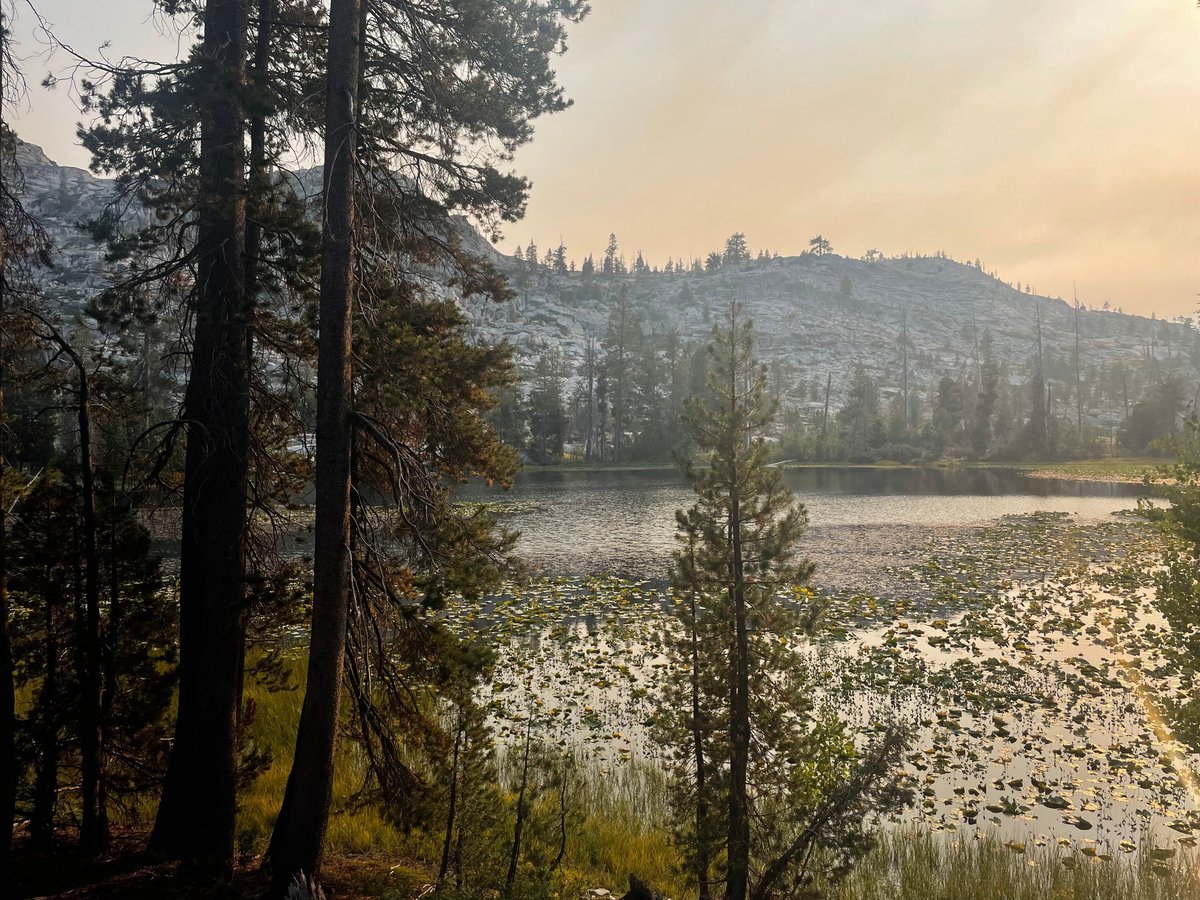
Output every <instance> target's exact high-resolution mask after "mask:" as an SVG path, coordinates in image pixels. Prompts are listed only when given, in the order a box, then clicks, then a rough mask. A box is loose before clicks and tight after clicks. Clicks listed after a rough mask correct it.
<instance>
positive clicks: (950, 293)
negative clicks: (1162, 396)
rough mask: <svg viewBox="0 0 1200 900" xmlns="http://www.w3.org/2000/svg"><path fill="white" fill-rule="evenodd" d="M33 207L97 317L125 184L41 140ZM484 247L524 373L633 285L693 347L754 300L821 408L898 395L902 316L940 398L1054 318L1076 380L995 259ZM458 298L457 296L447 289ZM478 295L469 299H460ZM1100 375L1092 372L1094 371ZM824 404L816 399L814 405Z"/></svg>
mask: <svg viewBox="0 0 1200 900" xmlns="http://www.w3.org/2000/svg"><path fill="white" fill-rule="evenodd" d="M17 160H18V162H19V164H20V166H21V169H22V173H23V178H24V187H23V189H22V194H23V197H24V201H25V203H26V205H27V207H28V209H29V210H30V211H31V212H33V213H35V214H36V215H38V216H39V217H40V218H41V219H42V221H43V222H44V223H45V225H46V227H47V229H48V230H49V231H50V233H51V235H52V236H53V238H54V240H55V244H56V247H57V252H56V257H55V260H56V262H55V266H54V268H53V269H52V270H51V271H49V272H46V273H44V274H43V276H42V277H43V280H44V288H45V291H46V293H47V296H48V297H50V298H51V299H52V300H54V301H55V302H56V303H58V304H60V309H62V310H64V311H70V310H71V309H75V310H81V309H82V308H83V306H84V305H85V304H86V303H87V301H88V300H89V299H91V298H92V297H93V296H95V294H96V293H97V292H98V291H100V290H101V289H103V287H104V286H105V285H106V284H107V280H108V274H107V271H106V270H107V264H106V263H105V261H104V252H103V248H102V247H101V246H99V245H98V244H96V243H95V242H94V241H93V240H92V239H91V237H90V236H89V234H88V233H87V231H86V230H85V229H83V228H81V227H79V226H80V224H81V223H83V222H85V221H87V220H89V219H94V218H97V217H98V216H100V215H101V214H102V213H103V212H104V210H105V207H106V205H107V204H108V203H109V202H110V200H111V199H112V197H113V182H112V180H111V179H104V178H97V177H96V176H94V175H92V174H91V173H89V172H86V171H84V170H82V169H75V168H69V167H64V166H59V165H57V164H55V163H54V162H53V161H52V160H50V159H49V158H48V157H47V156H46V155H45V154H44V153H43V152H42V150H41V149H40V148H38V147H36V146H34V145H31V144H24V143H21V144H20V145H19V146H18V150H17ZM294 182H295V184H296V185H297V190H298V191H300V192H302V193H305V194H308V195H315V192H316V191H317V190H318V189H319V185H320V173H319V170H308V171H305V172H301V173H297V174H296V176H295V178H294ZM456 224H457V225H458V227H459V229H460V231H461V233H462V235H463V238H464V240H465V242H466V243H467V245H468V247H469V248H470V249H473V250H476V251H477V252H480V253H486V254H489V255H491V256H492V258H493V259H495V260H498V261H499V263H500V265H501V267H502V268H505V269H506V270H507V271H508V272H509V273H510V275H511V276H512V281H513V284H514V287H515V289H516V291H517V293H518V297H517V299H516V300H515V301H513V302H512V303H509V304H507V305H503V306H497V305H495V304H491V303H487V302H484V301H482V300H480V299H478V298H466V299H463V300H462V302H463V304H464V307H465V308H466V309H467V310H468V311H469V313H470V315H471V317H472V320H473V321H474V323H475V327H476V329H477V333H478V336H479V338H480V339H481V340H485V341H497V340H501V339H503V340H507V341H509V342H510V343H511V344H512V345H513V346H514V347H515V348H516V351H517V356H518V361H519V362H520V363H521V364H522V365H523V366H530V365H532V363H533V361H534V360H535V359H536V357H537V356H538V355H540V354H541V353H543V352H545V351H546V350H548V349H550V348H552V347H558V348H560V349H562V351H563V352H564V353H565V355H566V356H567V358H568V359H570V360H573V361H576V362H578V361H580V360H582V358H583V348H584V346H585V343H586V339H587V336H588V335H589V334H591V335H595V336H597V337H603V334H604V331H605V328H606V324H607V320H608V315H609V312H610V310H611V308H612V305H613V304H614V303H615V300H616V297H617V295H618V293H619V291H620V290H621V289H622V288H623V287H624V288H626V289H628V290H629V292H630V296H631V298H632V299H633V302H634V305H635V307H636V308H637V309H638V311H639V314H640V316H641V319H642V322H643V325H644V327H645V328H646V329H647V330H649V331H653V332H665V331H666V330H668V329H670V328H677V329H678V330H679V331H680V334H681V336H682V337H683V338H684V339H687V340H696V339H703V338H704V337H705V336H706V335H707V333H708V331H709V329H710V328H711V325H712V323H713V322H716V321H718V320H719V317H720V315H721V311H722V308H723V306H724V305H725V304H726V303H727V302H728V300H729V298H730V297H734V296H736V297H738V298H740V299H742V300H744V301H745V302H746V303H747V305H748V307H749V310H750V313H751V315H752V317H753V319H754V322H755V328H756V331H757V334H758V344H759V347H760V349H761V352H762V354H763V356H764V357H765V358H766V359H767V360H779V361H780V363H781V364H783V365H784V366H785V368H786V371H787V373H788V376H787V377H788V385H787V387H788V390H787V393H788V394H789V398H790V399H791V400H793V401H794V402H797V403H802V402H805V400H806V397H805V391H804V390H803V386H804V385H805V384H808V385H811V383H812V382H813V381H816V380H819V381H820V382H821V383H822V384H823V383H824V380H825V377H826V375H827V374H832V376H833V386H834V387H833V398H834V403H835V405H836V404H837V402H838V400H839V398H840V396H841V395H842V393H843V391H844V389H845V387H846V386H847V385H848V383H849V380H850V377H851V374H852V372H853V369H854V367H855V366H857V365H859V364H861V365H863V366H864V367H865V368H866V369H867V371H868V372H870V373H871V374H872V375H873V376H875V377H876V378H877V380H878V381H879V383H880V384H881V385H882V386H883V388H884V393H885V394H887V393H888V392H890V391H893V390H894V389H895V388H896V387H898V385H899V382H900V366H901V344H900V338H901V333H902V321H904V320H905V319H907V329H908V337H909V380H910V385H912V386H913V388H914V390H917V391H919V392H921V393H926V394H927V393H928V392H929V391H930V390H931V388H932V386H933V385H934V384H936V382H937V380H938V378H940V377H941V376H942V375H943V374H950V375H952V376H958V375H961V374H966V373H968V372H969V371H971V370H973V368H974V366H975V359H976V342H977V340H978V339H979V338H981V337H982V336H983V335H984V334H985V333H987V334H990V336H991V338H992V340H993V352H994V353H995V355H996V356H997V357H998V358H999V359H1000V360H1001V361H1002V362H1004V363H1007V364H1008V366H1009V370H1010V373H1011V374H1012V377H1013V379H1014V380H1017V379H1018V378H1020V377H1022V374H1023V373H1024V372H1025V371H1026V370H1027V369H1028V366H1029V364H1030V361H1031V360H1032V359H1033V358H1034V356H1035V354H1036V348H1037V343H1036V341H1037V338H1036V332H1037V316H1038V312H1039V311H1040V314H1041V319H1042V337H1043V346H1044V358H1045V360H1046V373H1047V376H1048V377H1049V379H1050V380H1051V381H1052V382H1053V381H1054V380H1056V379H1057V380H1059V381H1063V382H1066V381H1071V382H1073V378H1074V375H1073V353H1074V346H1075V313H1074V310H1073V308H1072V306H1071V304H1069V303H1067V302H1064V301H1062V300H1060V299H1051V298H1047V297H1040V296H1037V295H1032V294H1028V293H1023V292H1021V291H1018V290H1016V289H1014V288H1013V287H1011V286H1010V285H1008V284H1005V283H1004V282H1001V281H999V280H998V279H996V278H994V277H992V276H991V275H989V274H987V273H986V272H984V271H982V270H981V269H980V268H978V267H976V266H974V265H969V264H966V263H961V262H956V261H954V260H951V259H947V258H942V257H905V258H893V259H882V260H879V261H876V262H866V261H862V260H856V259H846V258H843V257H840V256H837V255H834V254H827V255H823V256H816V255H805V256H799V257H789V258H777V259H771V260H765V261H756V262H749V263H744V264H740V265H736V266H733V267H728V268H725V269H723V270H721V271H719V272H717V273H715V274H711V275H690V274H689V275H656V274H650V273H646V274H642V275H640V276H632V275H631V276H621V277H614V278H606V277H605V276H602V275H596V276H594V277H593V278H591V279H584V278H583V276H582V275H580V274H577V273H568V274H563V275H556V274H551V273H549V272H547V271H545V270H544V269H541V268H538V270H537V271H529V270H528V269H527V268H526V267H525V266H520V265H518V264H516V263H514V262H513V261H511V260H509V259H508V258H507V257H503V256H500V255H499V254H497V253H496V252H495V251H494V250H493V249H492V248H491V245H490V244H489V243H488V242H487V240H486V239H485V238H484V237H482V236H481V235H480V234H479V233H478V232H477V231H476V230H475V229H474V228H472V227H471V226H470V225H469V224H468V223H467V222H466V221H465V220H461V219H459V220H456ZM444 290H446V291H447V292H448V293H451V294H453V291H452V289H450V288H445V289H444ZM460 299H462V298H460ZM1079 334H1080V359H1081V368H1082V369H1083V371H1084V373H1085V381H1087V380H1089V378H1090V379H1095V378H1099V377H1100V373H1102V372H1103V370H1104V369H1105V368H1108V367H1110V366H1111V364H1113V363H1116V362H1124V363H1127V364H1129V365H1130V366H1131V367H1132V368H1133V369H1135V370H1136V369H1137V368H1139V367H1142V368H1143V369H1145V370H1149V369H1151V368H1155V367H1157V368H1158V369H1160V370H1161V369H1162V368H1164V367H1171V368H1172V369H1173V370H1174V371H1177V372H1180V373H1181V374H1184V375H1185V376H1186V377H1187V378H1189V379H1194V378H1195V377H1196V375H1197V361H1200V339H1198V336H1197V333H1196V331H1195V329H1194V328H1192V327H1190V326H1188V325H1184V324H1179V323H1167V322H1164V321H1155V320H1151V319H1147V318H1144V317H1141V316H1133V315H1126V314H1123V313H1118V312H1111V311H1101V310H1083V311H1081V312H1080V314H1079ZM1088 373H1091V374H1090V376H1089V374H1088ZM807 400H808V402H812V401H811V396H809V397H808V398H807ZM1088 415H1089V417H1090V418H1092V419H1093V420H1094V421H1095V422H1097V423H1098V424H1114V423H1115V421H1119V417H1120V413H1119V411H1118V410H1116V409H1115V408H1113V407H1111V406H1109V407H1106V408H1100V407H1098V408H1094V409H1091V410H1089V411H1088Z"/></svg>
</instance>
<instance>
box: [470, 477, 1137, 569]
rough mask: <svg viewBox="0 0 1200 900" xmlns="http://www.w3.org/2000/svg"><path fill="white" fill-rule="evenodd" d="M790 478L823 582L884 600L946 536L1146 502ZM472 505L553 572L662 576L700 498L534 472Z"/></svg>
mask: <svg viewBox="0 0 1200 900" xmlns="http://www.w3.org/2000/svg"><path fill="white" fill-rule="evenodd" d="M784 481H785V483H786V484H787V486H788V487H789V488H790V489H791V490H792V491H793V492H794V493H795V495H796V497H797V499H798V500H800V501H801V502H803V503H804V505H805V507H806V508H807V509H808V514H809V524H810V528H809V531H808V533H807V537H806V540H805V542H804V547H803V552H804V553H805V554H806V555H807V556H808V557H809V558H811V559H812V560H813V561H815V562H816V563H817V574H816V576H815V578H814V582H815V583H816V584H818V585H820V586H822V587H828V588H834V589H872V590H876V591H879V590H880V587H881V585H880V584H879V579H880V575H881V572H882V571H883V570H884V569H886V568H887V567H888V566H889V565H890V564H892V563H893V562H895V561H896V560H897V557H903V556H906V555H907V554H909V553H911V552H913V551H914V550H915V548H918V547H925V546H926V545H927V544H928V543H929V541H930V540H931V539H933V538H935V537H936V536H937V535H938V534H939V533H944V532H946V531H947V530H959V529H963V528H973V527H978V526H981V525H986V524H989V523H991V522H995V521H997V520H999V519H1001V518H1003V517H1004V516H1012V515H1028V514H1031V513H1035V512H1058V513H1065V514H1067V515H1069V516H1070V517H1071V520H1072V521H1074V522H1076V523H1090V522H1099V521H1104V520H1108V519H1110V518H1111V517H1112V516H1113V514H1114V513H1119V512H1121V511H1123V510H1130V509H1132V508H1133V507H1135V506H1136V504H1137V498H1139V497H1142V496H1145V495H1146V489H1145V488H1144V486H1142V485H1138V484H1115V483H1100V482H1081V481H1066V480H1061V479H1044V478H1031V477H1029V476H1028V475H1027V474H1025V473H1024V472H1022V471H1019V470H1015V469H1000V468H987V469H981V468H939V469H911V468H863V467H846V466H840V467H839V466H829V467H805V468H795V469H785V470H784ZM464 497H465V499H469V500H495V501H498V502H500V503H501V504H503V505H504V507H505V508H506V509H508V510H510V511H509V512H506V513H505V514H503V515H502V517H501V519H502V521H503V522H504V523H505V524H506V525H508V526H509V527H512V528H515V529H518V530H519V531H520V532H521V540H520V542H519V543H518V545H517V549H518V552H520V553H521V555H522V556H523V557H524V558H525V559H526V560H528V561H529V562H530V563H531V564H532V565H533V566H534V567H535V568H537V569H539V570H541V571H542V572H544V573H545V574H548V575H596V574H614V575H621V576H623V577H627V578H648V579H651V580H658V579H662V578H664V577H665V575H666V572H667V569H668V567H669V565H670V559H671V553H672V551H673V550H674V549H675V547H676V542H675V510H677V509H680V508H682V507H685V506H689V505H691V503H692V502H693V497H694V495H693V494H692V492H691V489H690V487H689V486H688V484H687V483H686V482H685V481H684V479H683V478H682V476H681V475H679V473H678V472H676V471H674V470H672V469H646V470H631V469H625V470H615V471H593V472H586V471H553V470H548V471H532V472H522V473H521V474H519V475H518V476H517V480H516V484H515V485H514V486H513V488H512V490H511V491H509V492H508V493H507V494H501V493H500V492H498V491H495V490H487V489H486V488H483V487H478V486H475V487H472V488H470V489H469V490H468V491H466V492H465V493H464Z"/></svg>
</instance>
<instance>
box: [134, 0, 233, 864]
mask: <svg viewBox="0 0 1200 900" xmlns="http://www.w3.org/2000/svg"><path fill="white" fill-rule="evenodd" d="M202 64H203V66H204V69H205V73H206V80H207V87H208V88H209V91H210V94H209V102H208V103H207V104H206V105H204V106H203V114H202V119H201V137H200V191H199V197H198V210H199V213H198V231H197V243H196V251H197V257H198V260H199V262H198V272H197V287H196V291H197V300H196V327H195V337H194V340H193V347H192V360H191V373H190V377H189V380H188V386H187V391H186V394H185V396H184V418H185V420H186V421H187V428H188V441H187V455H186V458H185V462H184V479H185V480H184V494H183V524H182V533H181V543H180V615H179V645H180V673H179V674H180V680H179V711H178V715H177V718H176V725H175V742H174V744H173V746H172V748H171V757H170V762H169V764H168V769H167V776H166V780H165V783H164V785H163V794H162V798H161V800H160V803H159V808H158V816H157V819H156V821H155V824H154V834H153V835H152V837H151V842H150V846H151V849H152V850H155V851H157V852H160V853H165V854H167V855H169V856H172V857H176V858H181V859H185V860H188V861H189V862H191V863H193V864H195V865H196V866H197V867H198V868H199V869H200V870H202V871H203V873H204V874H206V875H211V876H212V877H215V878H217V879H218V880H228V879H229V877H230V876H231V875H232V863H233V836H234V814H235V811H236V781H237V778H236V774H237V762H236V757H237V729H238V720H239V713H240V710H239V705H238V703H239V697H240V695H241V676H242V666H243V654H244V652H245V627H246V626H245V557H244V537H245V530H246V493H247V471H248V444H249V387H248V378H249V372H248V370H249V361H248V358H247V353H246V350H247V324H246V302H245V260H244V253H245V222H246V194H245V150H244V117H243V97H242V91H243V80H244V77H245V64H246V0H209V2H208V3H207V4H206V6H205V8H204V44H203V48H202Z"/></svg>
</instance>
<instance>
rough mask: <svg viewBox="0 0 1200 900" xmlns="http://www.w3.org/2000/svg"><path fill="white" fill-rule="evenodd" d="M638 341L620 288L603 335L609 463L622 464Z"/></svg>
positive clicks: (637, 324)
mask: <svg viewBox="0 0 1200 900" xmlns="http://www.w3.org/2000/svg"><path fill="white" fill-rule="evenodd" d="M641 342H642V325H641V320H640V319H639V317H638V314H637V312H636V310H634V308H633V304H632V303H631V302H630V300H629V291H628V290H627V289H626V288H624V287H622V288H621V293H620V294H619V295H618V296H617V305H616V307H615V308H614V309H613V311H612V313H610V314H609V317H608V331H607V332H606V333H605V336H604V372H605V380H606V382H607V384H608V388H609V392H610V399H611V403H612V412H613V440H612V460H613V462H615V463H619V462H621V461H622V459H623V457H622V453H623V450H624V447H625V432H626V431H627V430H628V427H629V424H630V418H631V416H630V407H631V402H630V401H631V399H632V393H633V374H634V362H635V360H636V359H637V354H638V350H639V347H640V346H641Z"/></svg>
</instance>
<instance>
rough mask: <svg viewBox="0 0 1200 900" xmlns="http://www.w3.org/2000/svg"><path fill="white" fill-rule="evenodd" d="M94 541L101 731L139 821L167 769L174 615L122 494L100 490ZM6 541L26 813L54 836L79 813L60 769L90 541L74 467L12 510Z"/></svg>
mask: <svg viewBox="0 0 1200 900" xmlns="http://www.w3.org/2000/svg"><path fill="white" fill-rule="evenodd" d="M99 501H100V504H99V508H98V510H97V512H98V517H99V522H98V526H99V532H98V534H97V548H98V551H99V556H100V578H101V583H102V585H104V591H103V600H104V609H103V612H104V617H103V642H104V647H105V653H104V660H103V667H104V676H105V679H104V685H105V686H104V698H103V719H104V721H103V728H104V730H105V734H106V735H107V738H106V750H107V756H108V763H107V767H106V768H107V779H106V781H107V791H108V794H109V797H108V800H109V803H110V804H111V805H112V806H113V809H114V814H121V813H122V812H123V813H124V818H125V819H126V820H127V821H137V818H138V814H139V812H140V807H139V797H140V795H142V794H143V793H144V792H145V791H147V790H148V789H150V788H151V787H154V786H157V784H158V781H159V779H160V778H161V775H162V771H163V767H164V765H165V761H166V760H165V750H166V746H167V742H166V739H167V723H166V718H167V713H168V711H169V708H170V705H171V701H172V694H173V689H174V665H175V643H174V635H175V613H174V608H173V604H172V602H171V597H170V595H169V594H168V593H167V592H166V591H165V590H164V584H163V579H162V574H161V571H160V566H159V561H158V559H157V558H156V557H154V556H153V555H152V554H151V552H150V537H149V534H148V532H147V531H146V529H145V528H144V527H143V526H141V525H140V524H139V523H138V522H137V520H136V518H135V517H134V515H133V513H132V512H131V510H130V508H129V506H128V504H127V503H126V502H125V501H124V498H122V497H121V496H120V495H119V494H118V493H116V492H115V491H113V490H112V488H111V481H109V487H108V489H103V490H101V492H100V497H99ZM10 529H11V530H10V533H9V539H10V541H11V545H10V552H11V553H12V556H11V559H12V568H11V570H10V573H9V577H10V588H11V595H10V597H11V603H12V615H13V622H12V630H13V641H14V649H15V651H16V652H15V656H16V659H17V660H18V661H19V663H18V666H17V671H16V678H17V684H18V686H19V688H20V689H21V690H22V691H23V692H24V693H25V695H26V696H27V697H28V698H29V699H28V706H27V708H26V709H25V711H24V713H23V718H22V720H21V722H20V729H21V731H20V734H21V747H22V749H23V758H24V765H25V772H24V776H25V785H24V787H25V790H24V792H23V794H22V800H23V802H24V804H25V811H26V813H27V814H28V815H29V816H30V818H31V821H32V822H33V823H34V825H35V831H37V832H39V833H37V834H36V835H35V836H36V837H37V838H38V839H39V840H45V841H49V840H51V839H52V838H53V835H54V833H55V831H56V830H57V829H58V828H59V827H61V826H62V825H63V824H65V822H66V821H68V820H69V819H70V817H71V815H72V809H73V807H72V802H73V801H71V800H70V799H69V798H70V794H69V793H68V792H62V793H63V795H64V796H66V797H67V798H68V799H67V800H66V802H61V803H60V801H59V794H60V791H61V788H62V785H61V784H60V783H59V778H60V773H65V772H66V771H68V770H70V768H72V767H73V766H74V765H76V764H77V758H78V757H77V750H78V742H77V740H76V738H75V735H76V734H77V731H76V729H77V728H78V721H79V702H80V691H79V671H78V653H79V650H78V647H77V635H78V633H79V629H80V628H81V627H82V625H81V616H82V615H83V611H82V591H83V583H82V579H83V545H82V512H81V498H80V488H79V484H78V480H77V478H76V475H75V473H74V472H72V471H64V470H62V469H48V470H46V471H44V472H43V473H42V474H41V475H40V476H39V477H38V478H37V479H36V480H35V481H34V482H33V484H32V485H30V486H29V487H28V488H27V489H26V490H25V491H24V492H23V494H22V496H21V497H20V500H19V502H18V503H17V504H16V506H15V507H14V509H13V513H12V520H11V524H10Z"/></svg>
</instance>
